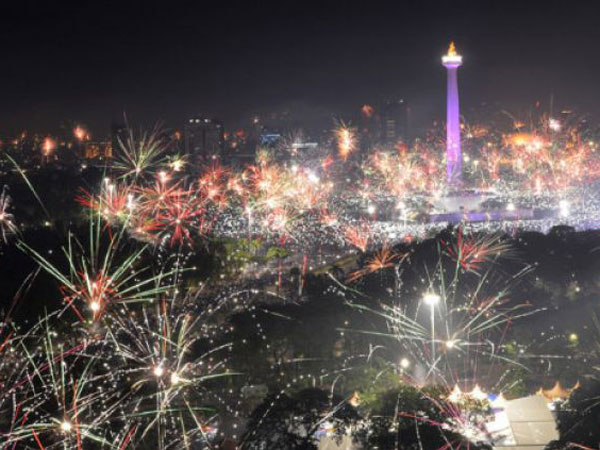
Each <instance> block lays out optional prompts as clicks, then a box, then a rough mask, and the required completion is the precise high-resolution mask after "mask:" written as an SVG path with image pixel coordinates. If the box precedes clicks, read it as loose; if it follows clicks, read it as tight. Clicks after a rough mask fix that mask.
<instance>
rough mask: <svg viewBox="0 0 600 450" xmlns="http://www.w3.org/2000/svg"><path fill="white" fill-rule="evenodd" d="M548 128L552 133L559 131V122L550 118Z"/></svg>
mask: <svg viewBox="0 0 600 450" xmlns="http://www.w3.org/2000/svg"><path fill="white" fill-rule="evenodd" d="M548 126H549V127H550V129H551V130H552V131H560V121H559V120H558V119H552V118H550V120H548Z"/></svg>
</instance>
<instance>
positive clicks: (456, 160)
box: [442, 42, 462, 184]
mask: <svg viewBox="0 0 600 450" xmlns="http://www.w3.org/2000/svg"><path fill="white" fill-rule="evenodd" d="M442 64H443V65H444V67H445V68H446V69H448V88H447V89H448V91H447V98H446V176H447V179H448V183H450V184H459V183H460V181H461V176H462V153H461V151H460V116H459V112H458V81H457V71H458V70H457V69H458V68H459V67H460V66H461V65H462V56H460V55H459V54H458V53H456V48H455V47H454V42H450V48H449V49H448V53H447V54H445V55H444V56H442Z"/></svg>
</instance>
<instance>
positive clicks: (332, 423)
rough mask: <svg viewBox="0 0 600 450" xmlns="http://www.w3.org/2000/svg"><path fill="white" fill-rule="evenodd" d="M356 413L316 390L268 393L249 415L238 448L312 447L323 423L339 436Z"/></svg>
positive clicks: (301, 449)
mask: <svg viewBox="0 0 600 450" xmlns="http://www.w3.org/2000/svg"><path fill="white" fill-rule="evenodd" d="M357 418H358V415H357V413H356V411H355V410H354V408H353V407H352V406H350V405H349V404H347V403H346V402H343V401H339V399H335V398H331V397H330V396H329V394H328V393H327V392H325V391H322V390H320V389H305V390H302V391H300V392H298V393H296V394H294V395H291V396H288V395H286V394H281V395H271V396H269V397H267V399H266V400H265V401H264V402H263V403H262V404H261V405H259V406H258V407H257V408H256V409H255V410H254V411H253V413H252V414H251V416H250V419H249V422H248V426H247V430H248V431H247V432H246V434H245V435H244V436H243V438H242V444H241V446H240V448H241V449H242V450H259V449H260V450H281V449H286V450H316V449H317V445H318V439H319V437H318V435H317V432H318V431H319V428H320V427H321V426H322V425H324V424H325V423H327V424H328V428H332V429H333V430H334V433H335V435H336V436H337V437H339V438H341V436H342V435H344V434H345V433H346V429H347V428H348V427H349V426H350V425H351V424H352V423H354V422H355V421H356V420H357Z"/></svg>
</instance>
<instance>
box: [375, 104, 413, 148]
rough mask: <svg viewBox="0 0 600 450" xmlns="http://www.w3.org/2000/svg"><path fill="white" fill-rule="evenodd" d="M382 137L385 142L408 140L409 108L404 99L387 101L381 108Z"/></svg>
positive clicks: (392, 142) (394, 142) (393, 142)
mask: <svg viewBox="0 0 600 450" xmlns="http://www.w3.org/2000/svg"><path fill="white" fill-rule="evenodd" d="M380 115H381V138H382V141H383V143H385V144H392V145H394V144H396V143H397V142H398V141H399V140H406V138H407V132H408V108H407V106H406V102H405V101H404V99H399V100H393V101H391V100H390V101H386V102H385V103H384V104H383V105H382V106H381V108H380Z"/></svg>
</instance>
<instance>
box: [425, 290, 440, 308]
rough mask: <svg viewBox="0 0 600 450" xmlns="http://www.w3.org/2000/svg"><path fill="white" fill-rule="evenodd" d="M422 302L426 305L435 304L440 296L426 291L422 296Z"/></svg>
mask: <svg viewBox="0 0 600 450" xmlns="http://www.w3.org/2000/svg"><path fill="white" fill-rule="evenodd" d="M423 302H424V303H425V304H426V305H429V306H435V305H437V304H438V303H439V302H440V296H439V295H437V294H435V293H433V292H428V293H426V294H425V295H424V296H423Z"/></svg>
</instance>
